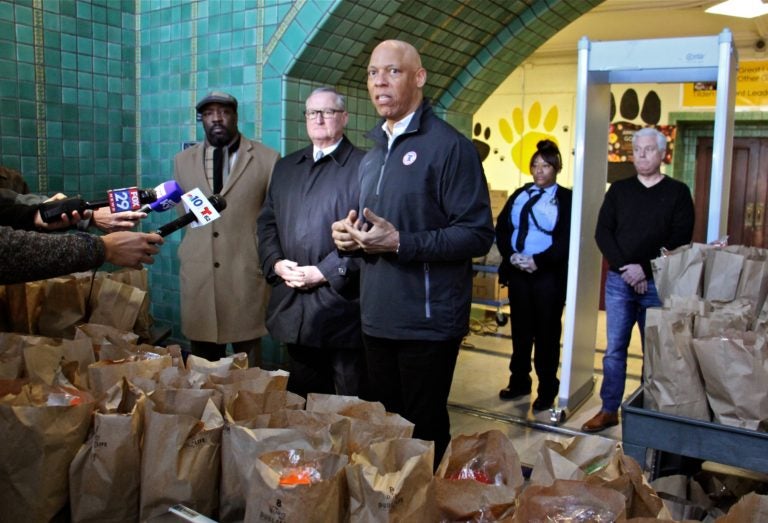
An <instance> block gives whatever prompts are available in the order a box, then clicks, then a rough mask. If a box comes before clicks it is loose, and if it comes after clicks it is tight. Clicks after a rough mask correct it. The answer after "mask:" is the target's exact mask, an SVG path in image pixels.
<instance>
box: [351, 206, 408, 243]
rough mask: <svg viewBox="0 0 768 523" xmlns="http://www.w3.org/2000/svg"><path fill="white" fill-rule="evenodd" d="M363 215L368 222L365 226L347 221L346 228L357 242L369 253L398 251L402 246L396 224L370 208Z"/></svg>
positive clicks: (364, 210)
mask: <svg viewBox="0 0 768 523" xmlns="http://www.w3.org/2000/svg"><path fill="white" fill-rule="evenodd" d="M363 216H365V220H366V222H367V223H366V224H365V225H364V226H363V227H360V228H358V227H353V226H349V225H347V224H346V223H345V227H346V230H347V232H348V233H349V235H350V236H351V237H352V239H353V240H354V241H355V243H357V245H359V246H360V247H361V248H362V249H363V250H364V251H365V252H367V253H369V254H381V253H385V252H396V251H397V248H398V247H399V246H400V232H399V231H398V230H397V229H395V226H394V225H392V224H391V223H389V222H388V221H387V220H385V219H384V218H382V217H380V216H377V215H376V214H375V213H374V212H373V211H372V210H370V209H368V208H365V209H363Z"/></svg>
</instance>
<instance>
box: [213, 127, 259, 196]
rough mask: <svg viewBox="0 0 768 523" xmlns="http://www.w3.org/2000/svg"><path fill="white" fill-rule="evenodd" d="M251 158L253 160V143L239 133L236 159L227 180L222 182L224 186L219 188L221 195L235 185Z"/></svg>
mask: <svg viewBox="0 0 768 523" xmlns="http://www.w3.org/2000/svg"><path fill="white" fill-rule="evenodd" d="M253 160H254V157H253V144H252V143H251V141H250V140H248V139H246V138H245V137H244V136H242V135H240V147H239V149H238V151H237V161H235V165H234V166H233V170H232V172H231V173H229V177H228V178H227V182H226V183H225V184H224V187H222V189H221V194H222V196H224V195H226V194H227V193H228V192H229V191H230V189H231V188H232V187H233V186H234V185H235V183H237V180H238V178H240V177H241V176H242V175H243V172H245V168H246V167H247V166H248V164H249V163H250V162H252V161H253Z"/></svg>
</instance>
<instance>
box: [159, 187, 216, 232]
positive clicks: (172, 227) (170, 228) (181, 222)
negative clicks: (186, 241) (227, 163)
mask: <svg viewBox="0 0 768 523" xmlns="http://www.w3.org/2000/svg"><path fill="white" fill-rule="evenodd" d="M208 201H209V202H211V205H213V208H214V209H216V210H217V211H223V210H224V209H226V208H227V200H225V199H224V197H223V196H221V195H220V194H214V195H213V196H211V197H210V198H208ZM206 210H207V211H208V213H209V214H210V209H207V208H204V209H203V211H202V212H203V214H206ZM196 221H197V217H196V216H195V213H194V212H192V211H189V212H188V213H187V214H185V215H184V216H181V217H179V218H176V219H175V220H173V221H172V222H169V223H166V224H165V225H163V226H161V227H159V228H158V229H157V230H156V231H155V233H156V234H159V235H160V236H162V237H163V238H165V237H166V236H168V235H169V234H171V233H172V232H176V231H178V230H179V229H181V228H182V227H186V226H187V225H189V224H190V223H192V222H196Z"/></svg>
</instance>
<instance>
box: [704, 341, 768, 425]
mask: <svg viewBox="0 0 768 523" xmlns="http://www.w3.org/2000/svg"><path fill="white" fill-rule="evenodd" d="M693 347H694V350H695V352H696V358H697V359H698V361H699V366H700V367H701V373H702V375H703V376H704V388H705V390H706V392H707V398H708V399H709V405H710V407H712V412H713V414H714V421H716V422H718V423H722V424H724V425H731V426H734V427H741V428H746V429H751V430H766V428H768V427H766V423H768V394H766V393H765V384H766V383H768V346H766V338H765V337H764V336H762V335H760V334H757V333H754V332H737V331H726V332H725V333H724V334H723V335H722V336H720V337H711V338H702V339H694V340H693Z"/></svg>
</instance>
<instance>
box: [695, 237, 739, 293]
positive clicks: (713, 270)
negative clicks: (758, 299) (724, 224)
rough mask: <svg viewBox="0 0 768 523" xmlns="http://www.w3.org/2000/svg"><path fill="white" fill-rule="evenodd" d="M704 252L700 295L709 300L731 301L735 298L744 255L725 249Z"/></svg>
mask: <svg viewBox="0 0 768 523" xmlns="http://www.w3.org/2000/svg"><path fill="white" fill-rule="evenodd" d="M706 252H707V256H706V258H705V261H704V286H703V290H702V297H703V298H704V299H706V300H709V301H732V300H733V299H734V298H736V290H737V289H738V286H739V277H740V276H741V268H742V266H743V265H744V256H743V255H741V254H737V253H735V252H729V251H727V250H725V249H708V250H707V251H706Z"/></svg>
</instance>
